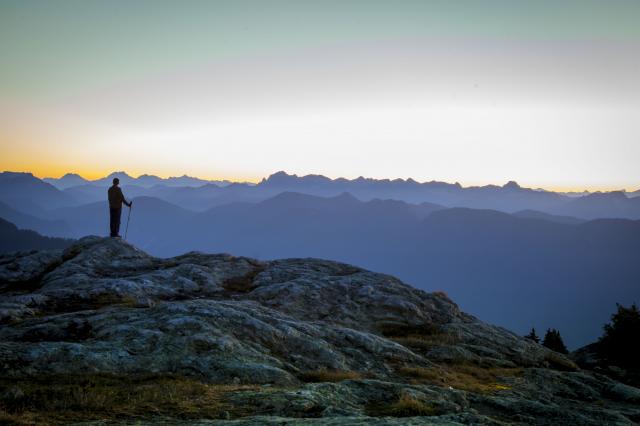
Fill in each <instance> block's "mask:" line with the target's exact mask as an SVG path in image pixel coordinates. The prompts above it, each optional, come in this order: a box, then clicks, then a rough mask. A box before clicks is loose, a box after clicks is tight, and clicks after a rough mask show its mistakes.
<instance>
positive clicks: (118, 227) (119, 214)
mask: <svg viewBox="0 0 640 426" xmlns="http://www.w3.org/2000/svg"><path fill="white" fill-rule="evenodd" d="M115 210H116V237H119V236H120V216H122V207H121V208H119V209H115Z"/></svg>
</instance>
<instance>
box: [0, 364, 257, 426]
mask: <svg viewBox="0 0 640 426" xmlns="http://www.w3.org/2000/svg"><path fill="white" fill-rule="evenodd" d="M258 388H259V387H257V386H240V385H220V384H207V383H202V382H199V381H197V380H194V379H189V378H184V377H173V376H146V377H136V378H133V377H123V376H109V375H84V376H55V377H38V378H32V379H16V380H8V379H1V380H0V423H2V424H15V425H21V424H65V423H70V422H79V421H91V420H101V421H120V420H144V419H148V418H152V417H155V418H157V417H168V418H178V419H218V418H221V417H241V416H244V415H248V414H250V407H234V406H232V405H231V404H230V403H228V402H227V400H226V395H227V394H229V393H232V392H237V391H242V390H256V389H258Z"/></svg>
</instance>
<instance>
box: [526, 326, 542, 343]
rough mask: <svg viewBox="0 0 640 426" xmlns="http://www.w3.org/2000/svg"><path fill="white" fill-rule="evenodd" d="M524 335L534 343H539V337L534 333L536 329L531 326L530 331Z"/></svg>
mask: <svg viewBox="0 0 640 426" xmlns="http://www.w3.org/2000/svg"><path fill="white" fill-rule="evenodd" d="M524 337H525V339H529V340H533V341H534V342H536V343H540V338H539V337H538V335H537V334H536V329H535V328H533V327H532V328H531V332H530V333H529V334H527V335H526V336H524Z"/></svg>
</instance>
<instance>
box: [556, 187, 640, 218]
mask: <svg viewBox="0 0 640 426" xmlns="http://www.w3.org/2000/svg"><path fill="white" fill-rule="evenodd" d="M554 212H555V213H558V214H563V215H568V216H575V217H579V218H583V219H598V218H624V219H640V198H638V197H628V196H627V194H625V193H624V192H622V191H613V192H604V193H602V192H595V193H593V194H589V195H586V196H584V197H580V198H576V199H574V200H572V201H571V202H570V203H568V204H566V205H564V206H562V207H559V208H557V209H554Z"/></svg>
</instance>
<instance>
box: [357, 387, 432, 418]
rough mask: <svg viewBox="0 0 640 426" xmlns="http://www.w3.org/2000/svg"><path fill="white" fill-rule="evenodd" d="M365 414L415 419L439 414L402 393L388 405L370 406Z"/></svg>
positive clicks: (430, 406)
mask: <svg viewBox="0 0 640 426" xmlns="http://www.w3.org/2000/svg"><path fill="white" fill-rule="evenodd" d="M367 414H368V415H370V416H374V417H386V416H390V417H415V416H436V415H438V414H439V412H438V410H437V409H436V408H435V407H434V406H433V405H431V404H428V403H426V402H423V401H420V400H419V399H417V398H416V397H415V396H413V395H410V394H407V393H403V394H401V395H400V397H399V398H398V399H397V400H396V401H394V402H392V403H390V404H384V403H377V404H375V405H371V406H370V407H369V409H368V410H367Z"/></svg>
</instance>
